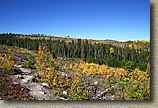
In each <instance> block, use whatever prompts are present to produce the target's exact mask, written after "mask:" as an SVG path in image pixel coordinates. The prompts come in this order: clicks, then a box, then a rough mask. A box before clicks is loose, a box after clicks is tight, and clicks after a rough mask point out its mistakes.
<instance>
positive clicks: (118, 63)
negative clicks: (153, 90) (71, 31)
mask: <svg viewBox="0 0 158 108" xmlns="http://www.w3.org/2000/svg"><path fill="white" fill-rule="evenodd" d="M18 35H19V34H11V33H10V34H0V44H3V45H9V46H18V47H22V48H26V49H29V50H38V47H39V45H41V46H46V47H47V49H48V50H50V51H51V53H52V54H54V55H55V56H56V57H70V58H80V59H83V60H84V61H87V62H89V63H90V62H93V63H98V64H105V65H108V66H110V67H119V68H124V66H126V65H127V64H130V65H131V68H139V69H141V70H143V71H145V70H146V68H147V64H148V63H150V52H149V51H143V49H140V53H138V52H136V50H135V49H131V48H129V47H128V46H127V47H125V48H122V47H119V46H113V45H111V44H103V43H94V44H92V43H90V42H88V40H86V41H81V39H78V40H77V42H75V41H74V40H72V41H71V42H65V40H51V38H50V39H47V40H45V39H44V38H43V39H30V37H29V38H17V37H16V36H18ZM110 48H113V50H114V52H113V53H110ZM129 62H130V63H129Z"/></svg>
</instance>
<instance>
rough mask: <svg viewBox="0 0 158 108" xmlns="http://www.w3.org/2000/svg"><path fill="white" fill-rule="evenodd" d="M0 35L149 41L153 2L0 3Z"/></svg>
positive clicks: (27, 0)
mask: <svg viewBox="0 0 158 108" xmlns="http://www.w3.org/2000/svg"><path fill="white" fill-rule="evenodd" d="M0 4H1V6H0V14H1V15H0V33H10V32H11V33H20V34H36V33H37V34H38V33H39V34H45V35H51V36H57V37H64V36H70V38H81V39H95V40H105V39H113V40H117V41H128V40H150V0H0Z"/></svg>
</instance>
